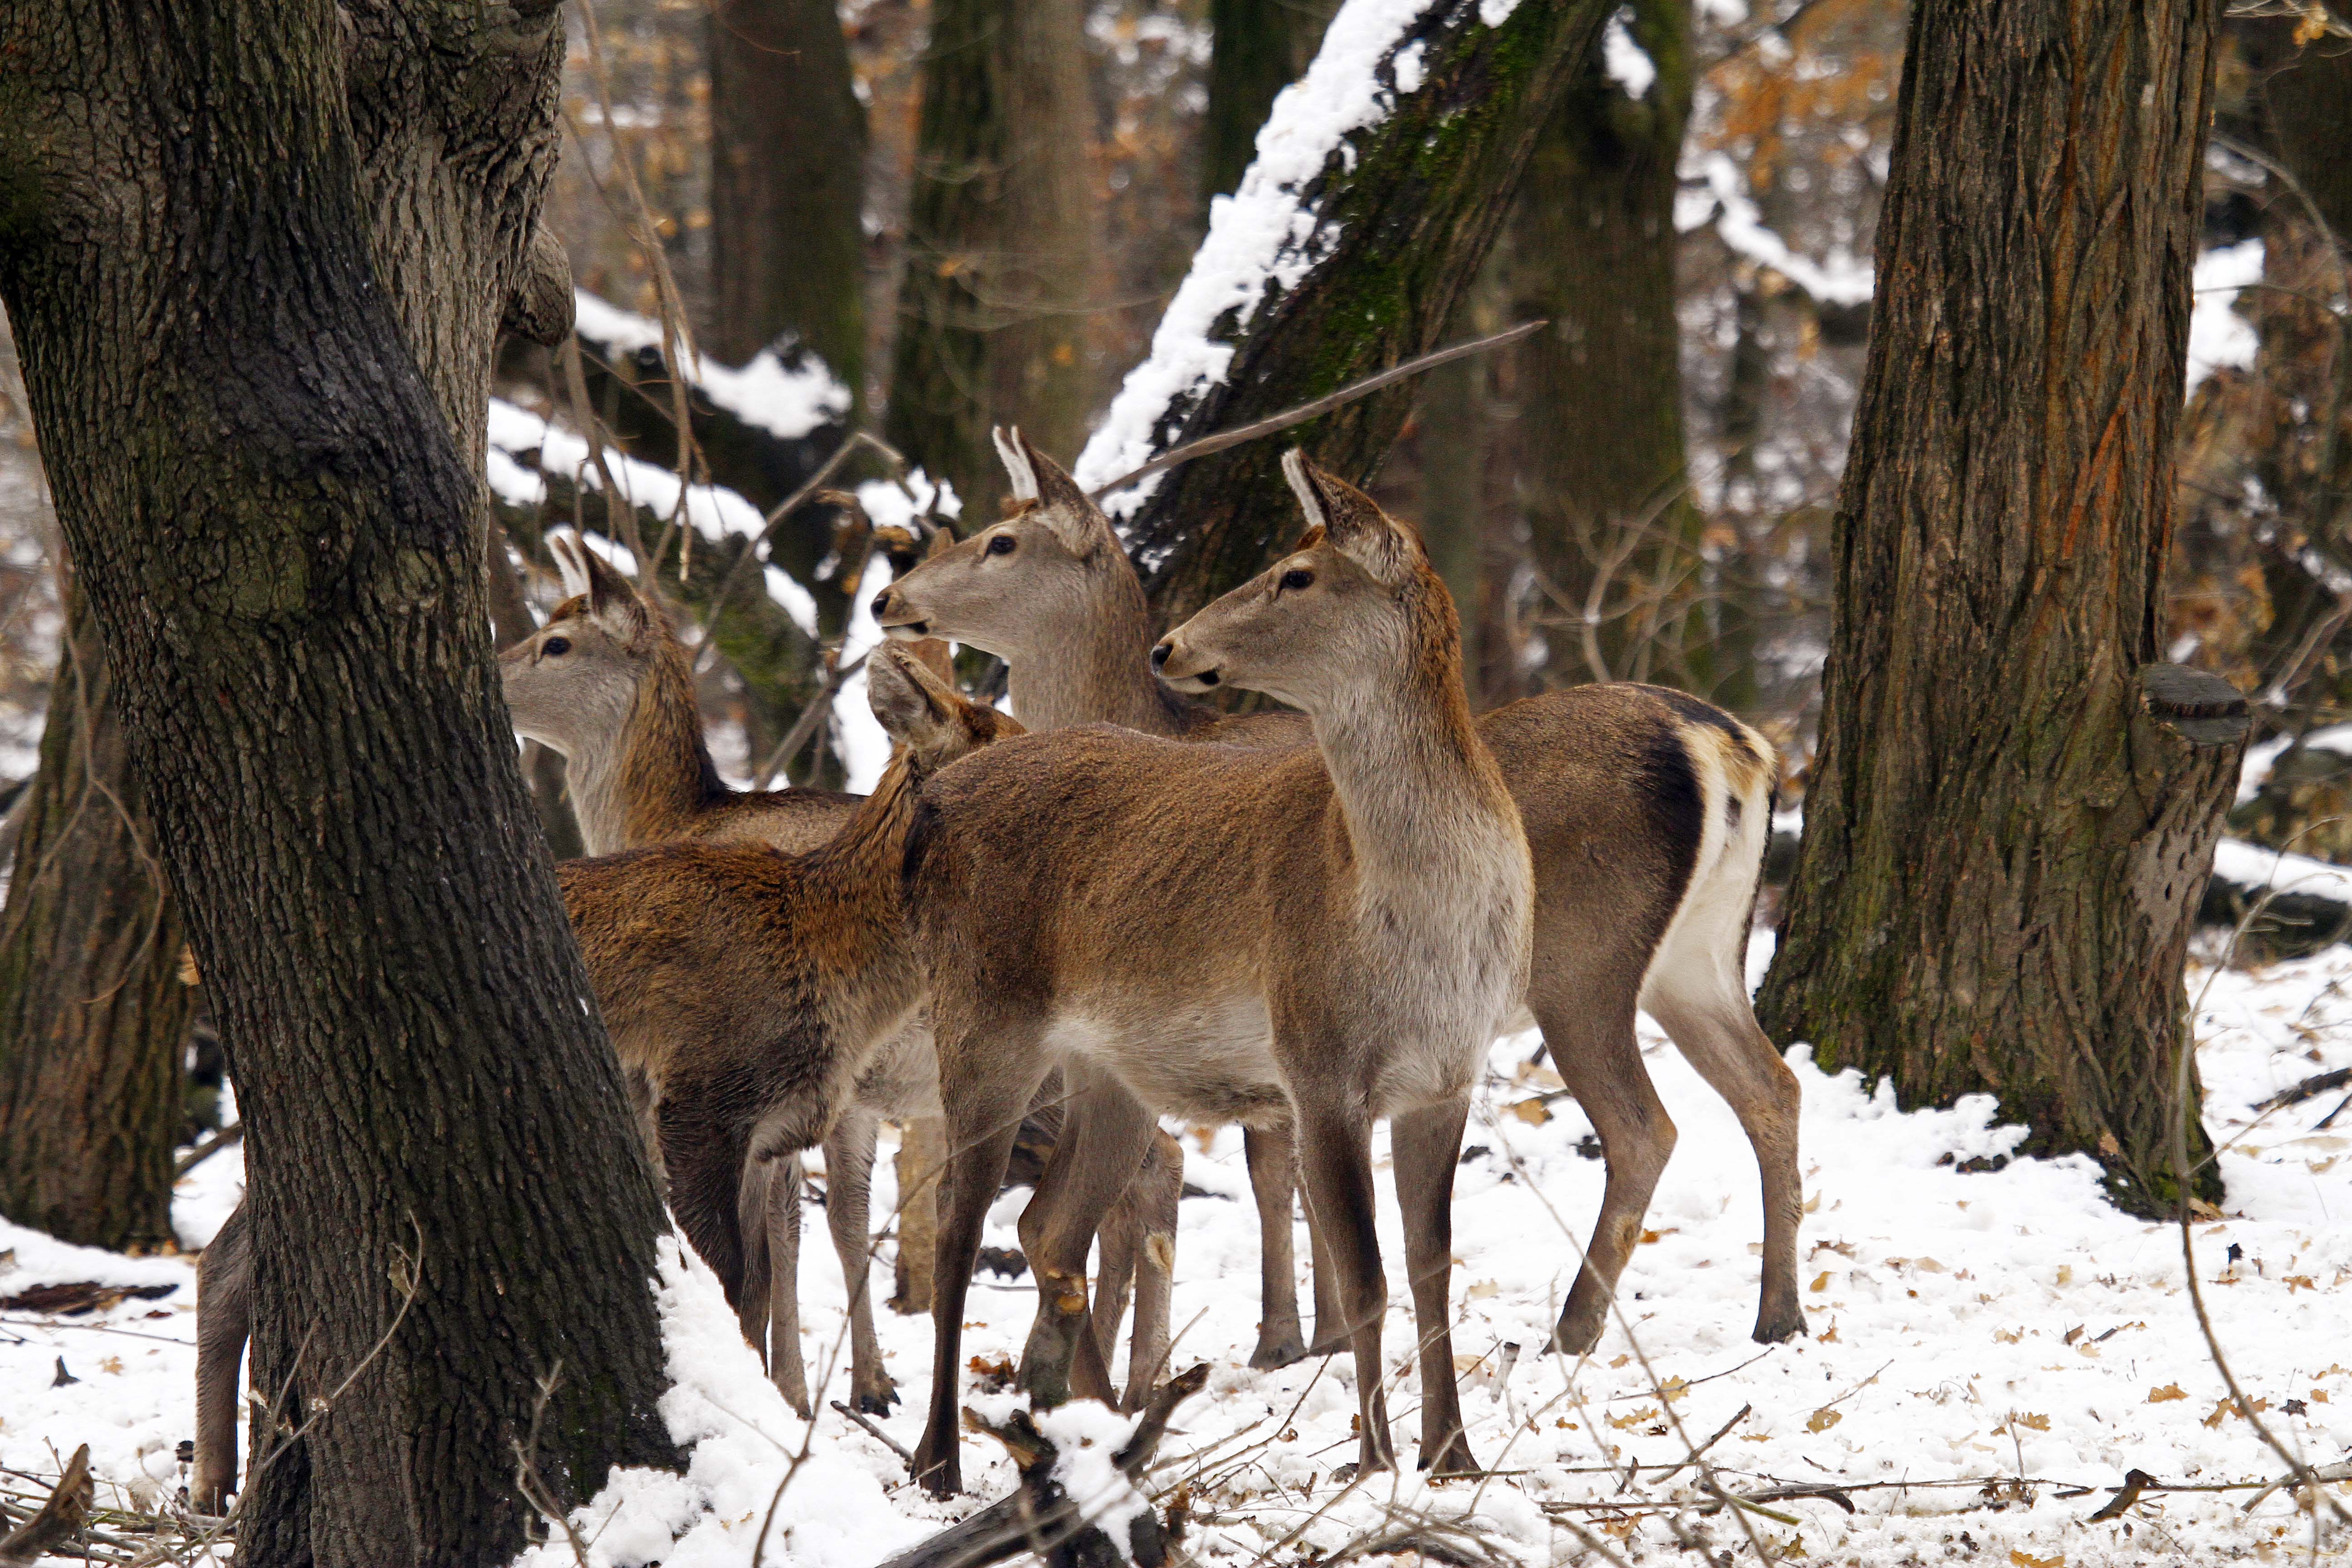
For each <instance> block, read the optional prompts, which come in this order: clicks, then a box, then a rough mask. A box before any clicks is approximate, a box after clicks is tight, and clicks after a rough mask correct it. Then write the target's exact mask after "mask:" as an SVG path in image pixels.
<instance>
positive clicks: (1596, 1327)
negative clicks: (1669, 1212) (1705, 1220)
mask: <svg viewBox="0 0 2352 1568" xmlns="http://www.w3.org/2000/svg"><path fill="white" fill-rule="evenodd" d="M1590 1003H1591V997H1589V996H1585V997H1575V998H1569V999H1565V1000H1563V1002H1562V1003H1561V1005H1558V1006H1553V1005H1549V1004H1546V1005H1538V1007H1537V1008H1536V1021H1537V1022H1538V1023H1539V1024H1541V1025H1542V1026H1543V1032H1544V1041H1545V1043H1546V1045H1547V1046H1549V1048H1550V1051H1551V1059H1552V1065H1553V1067H1554V1068H1557V1069H1558V1070H1559V1076H1560V1078H1561V1079H1562V1080H1563V1081H1565V1082H1566V1083H1567V1085H1568V1089H1569V1092H1570V1093H1571V1094H1573V1095H1575V1096H1576V1102H1577V1103H1578V1104H1579V1105H1580V1106H1582V1107H1583V1108H1584V1114H1585V1115H1586V1116H1587V1117H1588V1118H1590V1119H1591V1122H1592V1129H1593V1131H1595V1132H1596V1133H1598V1134H1599V1135H1600V1138H1601V1154H1602V1156H1603V1158H1604V1159H1605V1160H1606V1161H1607V1162H1608V1181H1607V1184H1605V1185H1604V1186H1603V1187H1602V1188H1601V1214H1600V1216H1599V1217H1598V1218H1597V1219H1595V1220H1594V1221H1593V1226H1592V1239H1591V1242H1590V1243H1589V1244H1588V1245H1587V1246H1586V1247H1585V1249H1584V1267H1583V1268H1580V1269H1578V1270H1577V1275H1576V1283H1575V1285H1574V1286H1573V1287H1572V1288H1571V1289H1570V1290H1569V1293H1568V1301H1567V1304H1566V1305H1565V1306H1563V1307H1562V1308H1561V1309H1560V1314H1559V1324H1558V1325H1557V1326H1556V1327H1555V1328H1554V1329H1553V1330H1552V1342H1551V1348H1552V1349H1554V1350H1557V1351H1559V1352H1562V1353H1564V1354H1568V1355H1583V1354H1585V1353H1586V1352H1589V1351H1591V1349H1592V1347H1593V1346H1594V1345H1596V1344H1598V1343H1600V1342H1601V1330H1602V1329H1603V1328H1604V1327H1606V1326H1607V1323H1608V1318H1609V1304H1610V1302H1611V1301H1612V1300H1615V1299H1616V1295H1617V1278H1618V1276H1619V1275H1621V1274H1622V1273H1623V1272H1624V1271H1625V1263H1626V1260H1627V1259H1628V1258H1631V1257H1632V1256H1633V1247H1634V1245H1635V1244H1636V1243H1637V1242H1639V1241H1640V1240H1641V1238H1642V1216H1643V1215H1645V1214H1647V1213H1648V1212H1649V1209H1650V1195H1651V1194H1653V1193H1654V1192H1656V1191H1657V1187H1658V1177H1659V1175H1660V1174H1661V1173H1664V1170H1665V1168H1666V1158H1667V1156H1668V1155H1670V1154H1672V1153H1673V1152H1674V1150H1675V1124H1674V1121H1673V1119H1672V1118H1670V1117H1669V1116H1667V1114H1666V1108H1665V1105H1664V1102H1663V1101H1661V1100H1659V1099H1658V1091H1657V1089H1656V1087H1655V1086H1654V1085H1653V1084H1652V1083H1651V1082H1650V1069H1649V1068H1648V1067H1647V1066H1646V1065H1645V1064H1644V1063H1643V1060H1642V1048H1641V1047H1639V1046H1638V1045H1636V1044H1635V1043H1634V1041H1633V1005H1632V999H1631V998H1630V997H1629V998H1627V999H1626V1000H1625V1002H1624V1004H1623V1005H1622V1006H1620V1007H1617V1008H1614V1009H1612V1010H1610V1011H1609V1012H1608V1013H1606V1014H1603V1015H1601V1016H1595V1014H1594V1011H1593V1009H1592V1008H1591V1006H1590Z"/></svg>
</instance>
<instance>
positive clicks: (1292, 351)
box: [1127, 0, 1612, 622]
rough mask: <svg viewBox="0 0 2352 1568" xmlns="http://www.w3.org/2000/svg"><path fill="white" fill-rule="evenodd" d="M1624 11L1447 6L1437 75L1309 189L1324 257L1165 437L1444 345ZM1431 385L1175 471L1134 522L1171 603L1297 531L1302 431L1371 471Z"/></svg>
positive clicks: (1573, 5) (1411, 35) (1181, 612)
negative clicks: (1296, 447) (1532, 157)
mask: <svg viewBox="0 0 2352 1568" xmlns="http://www.w3.org/2000/svg"><path fill="white" fill-rule="evenodd" d="M1611 8H1612V7H1611V6H1609V5H1606V4H1603V3H1601V0H1520V4H1519V5H1518V6H1517V8H1516V9H1514V10H1513V11H1512V12H1511V13H1510V15H1509V16H1508V17H1507V19H1506V20H1505V21H1504V23H1503V25H1502V26H1487V25H1486V23H1485V22H1484V21H1483V20H1481V19H1480V16H1479V11H1480V7H1479V6H1478V5H1475V4H1472V3H1469V0H1447V3H1442V4H1434V5H1431V6H1429V7H1428V9H1427V10H1426V11H1425V12H1424V13H1423V16H1421V17H1420V18H1419V19H1418V20H1416V21H1415V22H1414V23H1413V24H1412V26H1411V27H1409V28H1408V29H1407V30H1406V34H1405V37H1403V39H1402V40H1401V43H1400V47H1405V48H1415V47H1417V48H1418V49H1419V51H1420V53H1419V56H1418V62H1419V68H1420V74H1421V85H1420V87H1419V88H1418V89H1416V90H1414V91H1412V92H1409V93H1402V94H1399V95H1398V96H1397V99H1396V103H1395V107H1394V108H1393V109H1392V110H1391V111H1390V112H1389V113H1388V115H1387V116H1386V118H1384V119H1382V120H1381V121H1379V122H1378V123H1377V124H1374V125H1371V126H1369V127H1366V128H1365V129H1363V130H1361V131H1359V132H1355V133H1353V134H1352V135H1351V136H1350V137H1349V138H1348V143H1347V146H1346V147H1344V148H1342V149H1341V150H1340V151H1339V152H1338V153H1334V154H1333V155H1332V157H1331V159H1330V160H1329V162H1328V163H1327V164H1326V166H1325V168H1324V171H1323V173H1322V174H1320V175H1319V176H1318V177H1317V179H1316V180H1315V181H1314V182H1313V183H1312V184H1310V185H1309V187H1308V188H1307V190H1306V191H1305V192H1304V193H1302V206H1303V209H1304V210H1305V211H1307V213H1309V214H1311V216H1312V219H1313V225H1314V227H1315V231H1316V234H1317V236H1318V248H1317V249H1316V251H1315V258H1314V260H1313V262H1312V264H1311V265H1309V266H1307V267H1306V268H1304V270H1303V272H1302V273H1301V274H1300V275H1299V277H1298V278H1297V280H1296V282H1294V283H1292V284H1291V285H1290V286H1289V287H1287V288H1280V287H1277V286H1270V289H1269V297H1268V298H1267V299H1266V300H1265V301H1264V302H1263V303H1261V304H1260V305H1259V306H1258V307H1257V309H1256V311H1255V314H1254V315H1253V316H1252V318H1251V320H1250V322H1249V325H1248V327H1247V328H1246V329H1245V330H1243V331H1238V332H1235V333H1234V334H1233V335H1232V337H1231V338H1230V339H1229V340H1228V341H1231V342H1233V347H1234V357H1233V359H1232V361H1231V363H1229V364H1228V365H1227V367H1226V369H1225V372H1224V374H1223V379H1222V380H1221V381H1219V382H1217V383H1216V384H1213V385H1211V386H1208V387H1207V388H1206V389H1205V390H1204V391H1202V393H1200V395H1196V396H1188V397H1186V398H1185V399H1184V400H1182V401H1181V402H1180V404H1179V405H1175V406H1172V407H1171V408H1170V409H1168V410H1167V411H1166V412H1165V413H1164V414H1163V416H1161V418H1160V427H1159V429H1158V431H1157V433H1156V440H1155V443H1154V444H1155V445H1156V446H1157V447H1159V448H1160V449H1161V450H1165V449H1166V448H1168V447H1172V446H1175V445H1177V444H1178V443H1180V442H1182V441H1187V440H1191V439H1193V438H1195V437H1201V436H1205V435H1208V434H1210V433H1212V432H1213V431H1217V430H1222V429H1225V428H1227V427H1229V426H1235V425H1240V424H1244V423H1246V422H1247V421H1249V420H1252V419H1257V418H1262V417H1264V416H1267V415H1271V414H1275V413H1277V412H1279V411H1281V410H1283V409H1285V408H1287V407H1290V406H1291V405H1294V404H1297V403H1302V402H1306V401H1307V400H1308V399H1311V398H1315V397H1318V396H1321V395H1323V394H1325V393H1328V392H1333V391H1336V390H1338V389H1339V387H1341V386H1344V385H1346V384H1348V383H1349V382H1351V381H1355V380H1359V379H1360V378H1361V377H1363V376H1365V375H1368V374H1371V373H1373V372H1375V371H1379V370H1381V369H1384V368H1386V367H1387V366H1389V365H1392V364H1394V363H1397V362H1399V361H1400V360H1403V359H1408V358H1410V357H1412V355H1415V354H1419V353H1427V352H1428V351H1430V350H1432V349H1433V348H1436V347H1438V346H1439V343H1440V342H1441V340H1442V336H1443V334H1444V331H1445V330H1446V327H1447V325H1448V323H1450V322H1451V321H1453V320H1454V310H1455V306H1456V304H1457V302H1458V301H1459V300H1460V299H1461V297H1462V295H1463V292H1464V291H1465V289H1467V288H1468V286H1469V284H1470V281H1471V279H1473V278H1474V277H1475V276H1476V275H1477V272H1478V268H1479V266H1480V264H1481V263H1482V262H1483V261H1484V260H1485V259H1486V252H1487V249H1488V247H1490V246H1491V245H1492V243H1493V241H1494V238H1495V234H1496V229H1497V228H1498V227H1499V226H1501V223H1502V220H1503V215H1504V213H1505V211H1506V209H1507V206H1508V203H1507V200H1505V199H1504V198H1505V194H1506V193H1507V192H1509V191H1510V190H1512V189H1513V188H1514V187H1515V186H1516V184H1517V182H1518V179H1519V175H1520V172H1521V170H1523V169H1524V168H1525V167H1526V165H1527V161H1528V153H1530V151H1531V150H1532V149H1533V147H1534V145H1535V141H1536V135H1537V132H1538V131H1539V130H1540V129H1541V127H1542V126H1543V124H1544V122H1545V121H1547V120H1548V119H1549V117H1550V115H1551V113H1552V111H1553V110H1554V109H1555V108H1556V107H1557V106H1558V104H1559V100H1560V98H1561V95H1562V94H1563V93H1564V92H1565V91H1566V90H1567V89H1568V86H1569V83H1570V80H1571V79H1572V78H1573V76H1574V73H1575V71H1576V69H1577V68H1578V67H1579V66H1580V64H1581V62H1582V60H1583V58H1584V57H1585V55H1586V53H1587V52H1588V51H1589V50H1590V49H1591V45H1592V42H1593V39H1594V38H1595V37H1597V36H1598V34H1599V32H1600V29H1601V22H1602V20H1603V19H1604V18H1605V17H1606V16H1608V14H1609V12H1610V10H1611ZM1391 58H1393V55H1392V56H1391ZM1382 69H1383V70H1384V71H1385V70H1387V69H1388V67H1387V66H1383V67H1382ZM1326 238H1328V244H1324V243H1319V242H1320V241H1322V240H1324V239H1326ZM1419 390H1420V389H1419V388H1416V387H1413V386H1411V385H1406V386H1402V387H1397V388H1391V389H1390V390H1388V391H1385V392H1382V393H1379V394H1376V395H1373V396H1371V397H1367V398H1361V399H1359V400H1357V401H1356V402H1353V403H1350V404H1349V405H1346V406H1345V407H1342V408H1339V409H1338V410H1335V411H1334V412H1332V413H1330V414H1327V415H1325V416H1322V417H1321V418H1318V419H1316V420H1313V421H1311V422H1309V423H1307V424H1306V425H1303V426H1298V427H1297V431H1296V433H1295V434H1294V435H1292V436H1290V437H1286V439H1285V440H1282V441H1252V442H1246V443H1244V444H1243V445H1242V446H1239V447H1233V448H1230V449H1229V450H1227V451H1223V452H1220V453H1218V454H1216V455H1214V456H1213V457H1209V458H1200V459H1197V460H1195V461H1193V462H1191V463H1187V464H1184V465H1183V466H1181V467H1180V468H1175V469H1173V470H1172V471H1171V472H1170V473H1169V474H1168V476H1167V477H1166V478H1165V479H1163V480H1162V481H1161V482H1160V485H1159V488H1158V489H1155V490H1153V491H1152V493H1151V496H1150V500H1148V501H1146V502H1145V503H1144V505H1143V506H1142V507H1140V508H1139V510H1137V511H1136V513H1135V514H1134V516H1133V517H1132V518H1130V519H1129V521H1128V523H1127V530H1128V538H1129V543H1130V546H1131V547H1133V548H1134V549H1135V550H1137V551H1138V552H1139V554H1140V556H1141V558H1142V559H1143V560H1144V561H1146V562H1147V563H1150V573H1149V581H1150V591H1151V595H1152V598H1153V601H1154V604H1155V606H1156V607H1157V609H1158V610H1159V612H1160V616H1162V618H1163V619H1165V620H1168V621H1171V622H1172V621H1175V620H1181V619H1182V618H1183V617H1185V616H1189V615H1191V614H1192V612H1193V611H1194V610H1196V609H1198V608H1199V607H1200V606H1201V605H1204V604H1206V603H1208V601H1209V600H1211V599H1213V598H1214V597H1216V595H1219V594H1221V593H1223V591H1224V590H1225V589H1227V588H1230V587H1232V586H1233V585H1234V584H1237V583H1239V582H1241V581H1243V580H1244V578H1246V577H1248V576H1249V575H1251V574H1253V573H1255V572H1256V571H1258V570H1259V569H1260V568H1261V567H1262V566H1263V565H1264V564H1265V562H1266V561H1267V560H1268V559H1269V557H1270V552H1272V551H1273V550H1275V549H1276V548H1278V547H1279V546H1281V545H1283V544H1286V543H1287V542H1289V541H1290V540H1291V539H1293V538H1295V537H1296V536H1297V529H1298V518H1297V507H1296V505H1295V504H1294V503H1293V502H1292V501H1291V500H1290V496H1289V491H1288V489H1287V487H1286V485H1285V484H1284V483H1283V480H1282V476H1281V472H1280V464H1281V459H1282V453H1283V450H1284V448H1285V447H1286V446H1287V445H1288V444H1290V442H1292V441H1296V442H1297V443H1298V444H1300V445H1303V446H1305V447H1307V448H1308V449H1310V450H1311V451H1313V452H1314V454H1315V457H1316V460H1317V461H1318V462H1319V463H1321V464H1323V465H1324V466H1326V467H1328V468H1331V469H1332V470H1334V471H1335V472H1338V473H1339V474H1341V475H1344V476H1345V477H1347V478H1348V479H1352V480H1364V479H1369V477H1370V474H1371V472H1372V470H1373V469H1375V468H1378V467H1379V465H1380V460H1381V458H1382V457H1383V456H1385V455H1386V453H1387V451H1388V448H1389V446H1390V444H1391V442H1393V441H1394V440H1395V439H1396V435H1397V431H1398V430H1399V428H1400V427H1401V426H1402V425H1403V423H1404V419H1405V416H1406V415H1407V413H1409V412H1410V411H1411V409H1412V403H1413V399H1414V398H1415V397H1416V396H1417V395H1419Z"/></svg>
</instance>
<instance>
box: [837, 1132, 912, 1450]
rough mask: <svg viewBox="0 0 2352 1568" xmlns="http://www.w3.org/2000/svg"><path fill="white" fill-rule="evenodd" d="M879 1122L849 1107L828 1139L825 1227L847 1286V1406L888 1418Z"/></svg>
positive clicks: (893, 1388) (893, 1395)
mask: <svg viewBox="0 0 2352 1568" xmlns="http://www.w3.org/2000/svg"><path fill="white" fill-rule="evenodd" d="M879 1122H880V1119H879V1118H877V1116H876V1115H875V1114H874V1112H872V1111H871V1110H866V1108H864V1107H863V1106H857V1105H852V1106H849V1107H847V1108H845V1110H843V1111H842V1113H841V1114H840V1115H839V1116H838V1117H836V1118H835V1121H834V1124H833V1131H831V1132H829V1133H827V1134H826V1135H825V1140H824V1223H825V1228H826V1229H828V1230H830V1231H831V1232H832V1233H833V1250H834V1255H835V1257H837V1258H840V1259H841V1278H842V1279H843V1281H844V1283H845V1284H846V1285H847V1286H848V1287H849V1404H850V1407H851V1408H852V1409H854V1410H860V1411H863V1412H865V1413H866V1414H867V1415H888V1414H889V1413H890V1403H891V1401H893V1400H895V1399H897V1398H898V1384H895V1383H893V1382H892V1381H891V1380H890V1374H889V1373H887V1372H884V1371H883V1370H882V1341H881V1339H880V1338H879V1337H878V1336H877V1334H876V1333H875V1331H874V1290H873V1287H872V1285H871V1284H870V1283H869V1281H870V1280H871V1279H872V1276H873V1273H874V1237H873V1235H872V1228H871V1227H872V1225H873V1218H872V1212H873V1209H872V1203H871V1197H872V1187H873V1181H874V1137H875V1132H876V1130H877V1127H878V1126H879Z"/></svg>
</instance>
